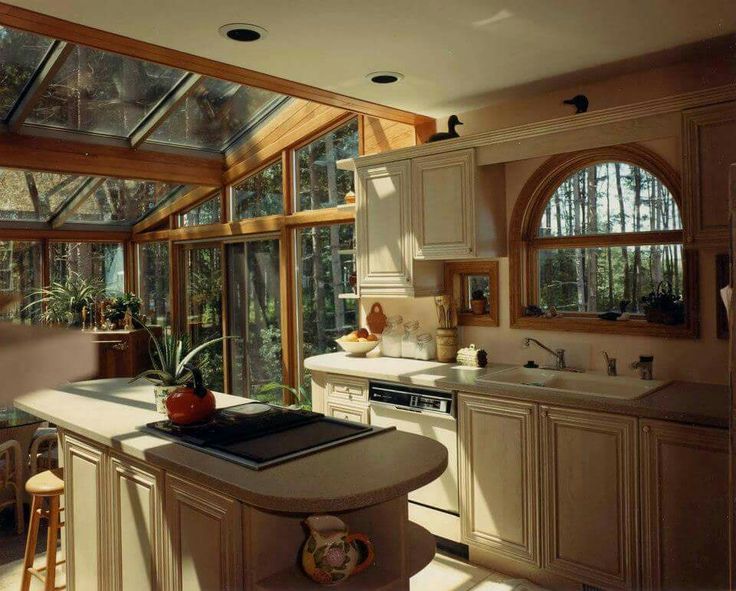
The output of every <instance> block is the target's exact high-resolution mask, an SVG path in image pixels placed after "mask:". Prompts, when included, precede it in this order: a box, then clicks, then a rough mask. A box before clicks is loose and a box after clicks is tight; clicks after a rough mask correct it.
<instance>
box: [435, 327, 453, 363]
mask: <svg viewBox="0 0 736 591" xmlns="http://www.w3.org/2000/svg"><path fill="white" fill-rule="evenodd" d="M456 357H457V328H438V329H437V361H441V362H443V363H453V362H454V361H455V358H456Z"/></svg>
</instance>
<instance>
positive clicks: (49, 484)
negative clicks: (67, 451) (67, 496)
mask: <svg viewBox="0 0 736 591" xmlns="http://www.w3.org/2000/svg"><path fill="white" fill-rule="evenodd" d="M26 491H27V492H28V493H29V494H32V495H39V496H43V497H53V496H58V495H61V494H64V470H63V468H55V469H54V470H46V471H45V472H39V473H38V474H36V475H35V476H31V477H30V478H29V479H28V480H27V481H26Z"/></svg>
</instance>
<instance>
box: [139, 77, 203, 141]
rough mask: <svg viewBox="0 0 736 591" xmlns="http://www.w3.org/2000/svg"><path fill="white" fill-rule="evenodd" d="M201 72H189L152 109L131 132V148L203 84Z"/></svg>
mask: <svg viewBox="0 0 736 591" xmlns="http://www.w3.org/2000/svg"><path fill="white" fill-rule="evenodd" d="M202 78H203V77H202V75H201V74H191V73H190V74H187V75H186V76H184V79H183V80H182V81H181V82H180V83H179V84H178V85H177V87H176V89H175V90H174V91H173V92H172V93H171V94H170V95H169V96H167V97H166V98H165V99H164V100H163V101H161V103H159V105H158V106H157V107H156V108H155V109H154V110H153V111H151V112H150V113H149V114H148V115H147V116H146V117H145V118H144V119H143V121H141V123H140V124H139V125H138V127H136V128H135V129H134V130H133V133H131V134H130V146H131V148H138V147H139V146H140V145H141V144H142V143H143V142H145V141H146V139H147V138H148V137H150V136H151V134H152V133H153V132H154V131H156V130H157V129H158V128H159V126H160V125H161V124H162V123H163V122H164V121H165V120H166V118H167V117H169V115H171V114H172V113H173V112H174V111H176V109H177V107H179V105H181V103H182V102H183V101H185V100H186V99H187V97H188V96H189V95H190V94H191V93H192V92H193V91H194V90H195V89H196V88H197V87H198V86H199V85H200V84H201V82H202Z"/></svg>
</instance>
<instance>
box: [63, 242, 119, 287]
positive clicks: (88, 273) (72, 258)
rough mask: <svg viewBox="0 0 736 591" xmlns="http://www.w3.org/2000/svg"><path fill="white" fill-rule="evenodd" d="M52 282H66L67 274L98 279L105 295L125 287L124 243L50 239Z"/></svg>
mask: <svg viewBox="0 0 736 591" xmlns="http://www.w3.org/2000/svg"><path fill="white" fill-rule="evenodd" d="M49 264H50V266H51V281H66V279H67V278H68V277H69V275H70V273H76V274H78V275H80V276H81V277H83V278H85V279H88V280H97V281H100V282H101V283H102V285H103V286H104V287H105V291H107V293H108V294H113V293H122V292H123V290H124V289H125V262H124V257H123V245H122V244H120V243H119V242H57V241H54V242H51V243H50V244H49Z"/></svg>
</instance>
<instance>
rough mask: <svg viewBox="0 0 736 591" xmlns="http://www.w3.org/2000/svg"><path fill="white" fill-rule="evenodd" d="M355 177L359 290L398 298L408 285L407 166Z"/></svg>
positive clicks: (401, 164)
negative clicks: (387, 294) (393, 295)
mask: <svg viewBox="0 0 736 591" xmlns="http://www.w3.org/2000/svg"><path fill="white" fill-rule="evenodd" d="M357 174H358V187H359V190H358V198H357V211H356V219H357V242H358V262H357V267H358V281H359V284H360V289H361V290H362V291H367V292H371V290H373V293H379V292H380V291H381V290H383V291H385V292H386V293H389V294H390V293H397V294H402V293H404V292H407V290H410V288H411V283H412V262H411V220H410V219H409V216H410V211H411V209H410V208H411V203H410V195H409V192H408V191H409V182H410V179H409V175H410V165H409V162H407V161H403V162H395V163H391V164H386V165H384V166H378V167H375V168H367V169H359V170H358V173H357Z"/></svg>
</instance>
